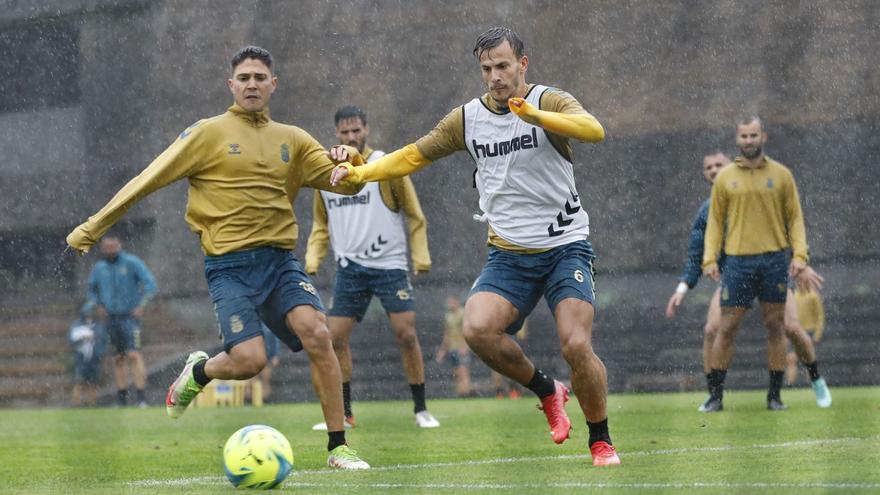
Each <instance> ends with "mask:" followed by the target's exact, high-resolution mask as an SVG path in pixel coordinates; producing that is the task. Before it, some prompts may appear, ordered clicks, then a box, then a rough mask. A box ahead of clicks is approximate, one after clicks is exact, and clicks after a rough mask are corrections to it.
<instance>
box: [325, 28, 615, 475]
mask: <svg viewBox="0 0 880 495" xmlns="http://www.w3.org/2000/svg"><path fill="white" fill-rule="evenodd" d="M524 51H525V50H524V47H523V42H522V40H520V38H519V37H518V36H517V35H516V33H514V32H513V31H511V30H510V29H507V28H494V29H490V30H488V31H486V32H485V33H483V34H482V35H480V37H479V38H478V39H477V42H476V46H475V47H474V51H473V53H474V56H475V57H476V58H477V60H478V63H479V67H480V71H481V72H482V75H483V82H484V83H485V84H486V89H487V90H488V92H487V93H486V94H484V95H483V96H482V97H480V98H475V99H473V100H471V101H470V102H469V103H466V104H464V105H462V106H461V107H458V108H456V109H454V110H453V111H452V112H451V113H450V114H449V115H447V116H446V117H445V118H444V119H443V120H442V121H441V122H440V123H439V124H438V125H437V127H436V128H434V130H433V131H431V132H430V133H429V134H428V135H427V136H424V137H422V138H421V139H419V140H418V141H417V142H415V143H414V144H410V145H408V146H406V147H404V148H402V149H400V150H397V151H395V152H393V153H390V154H389V155H386V156H385V157H383V158H380V159H379V160H376V161H375V162H372V163H370V164H367V165H365V166H361V167H357V168H354V167H352V166H351V165H350V164H349V165H343V166H340V167H337V168H336V170H334V172H333V178H332V179H333V183H334V184H336V183H340V182H342V183H345V182H348V183H351V184H361V183H363V182H372V181H379V180H387V179H391V178H394V177H401V176H404V175H408V174H410V173H412V172H415V171H416V170H419V169H420V168H422V167H424V166H426V165H427V164H429V163H431V162H432V161H435V160H439V159H440V158H442V157H444V156H446V155H449V154H451V153H453V152H455V151H460V150H461V151H467V152H468V154H469V155H470V156H471V158H472V159H473V160H474V161H475V162H476V164H477V171H476V174H475V176H474V179H475V183H476V184H475V185H476V188H477V191H478V192H479V194H480V208H481V209H482V210H483V215H482V216H481V217H480V219H482V220H485V221H486V222H488V224H489V245H490V246H489V259H488V261H487V263H486V265H485V267H484V268H483V272H482V273H481V274H480V276H479V278H478V279H477V281H476V283H475V284H474V286H473V288H472V289H471V294H470V297H469V298H468V301H467V303H466V305H465V314H464V335H465V339H466V340H467V343H468V345H469V346H470V348H471V349H472V350H473V351H474V353H476V354H477V355H478V356H479V357H480V359H482V360H483V361H484V362H485V363H486V364H487V365H489V367H490V368H492V369H494V370H495V371H497V372H499V373H501V374H502V375H504V376H507V377H509V378H512V379H513V380H515V381H516V382H518V383H520V384H522V385H523V386H525V387H526V388H528V389H529V390H531V391H532V392H534V393H535V394H536V395H537V396H538V397H539V398H540V399H541V407H542V408H543V411H544V414H545V415H546V416H547V422H548V423H549V424H550V429H551V437H552V438H553V441H554V442H556V443H562V442H564V441H565V440H566V439H567V438H568V436H569V430H570V429H571V421H570V420H569V418H568V415H567V414H566V413H565V402H566V401H567V400H568V389H567V388H566V387H565V386H564V385H563V384H562V383H560V382H558V381H555V380H553V379H552V378H550V377H548V376H547V375H546V374H544V373H543V372H542V371H541V370H540V369H538V368H536V367H535V365H534V364H532V362H531V361H530V360H529V359H528V358H527V357H526V356H525V354H524V353H523V350H522V348H521V347H520V346H519V344H517V343H516V341H515V340H513V339H512V338H511V335H512V334H515V333H516V331H517V330H518V329H519V328H520V326H521V325H522V322H523V320H524V319H525V318H526V317H528V315H529V313H531V311H532V309H533V308H534V307H535V304H537V302H538V300H539V299H540V298H541V296H542V295H543V296H544V298H545V299H546V301H547V304H548V305H549V306H550V309H551V311H552V312H553V315H554V317H555V319H556V331H557V334H558V336H559V342H560V344H561V347H562V355H563V357H564V358H565V360H566V362H567V363H568V365H569V366H570V367H571V384H572V388H573V389H574V393H575V395H576V396H577V399H578V402H580V406H581V410H582V411H583V414H584V416H585V417H586V421H587V426H588V428H589V432H590V434H589V440H588V442H589V447H590V452H591V454H592V457H593V464H594V465H597V466H600V465H602V466H604V465H609V464H619V463H620V458H619V457H618V456H617V453H616V452H615V449H614V447H613V446H612V445H611V437H610V435H609V433H608V421H607V410H606V398H607V394H608V383H607V379H606V374H605V366H604V365H603V364H602V361H601V360H600V359H599V357H598V356H596V354H595V353H594V352H593V346H592V342H591V341H592V330H593V315H594V309H593V303H594V301H595V294H594V286H593V260H594V258H595V255H594V254H593V248H592V246H591V245H590V243H589V242H588V241H587V235H588V234H589V226H588V223H589V222H588V217H587V213H586V212H585V211H584V209H583V207H582V206H581V202H580V196H579V195H578V193H577V188H576V186H575V181H574V172H573V168H572V152H571V145H570V143H569V140H570V139H576V140H578V141H586V142H591V143H595V142H599V141H601V140H602V139H604V137H605V131H604V129H603V128H602V126H601V125H600V124H599V122H598V121H597V120H596V118H595V117H593V116H592V115H590V114H589V113H587V112H586V111H585V110H584V109H583V107H582V106H581V104H580V103H579V102H578V101H577V100H576V99H575V98H574V97H573V96H571V95H570V94H568V93H566V92H564V91H561V90H558V89H555V88H550V87H547V86H542V85H538V84H526V81H525V75H526V71H527V70H528V66H529V58H528V57H527V56H526V55H525V53H524ZM336 152H337V151H336V150H335V149H331V151H330V153H331V156H334V154H335V153H336ZM337 158H341V157H337Z"/></svg>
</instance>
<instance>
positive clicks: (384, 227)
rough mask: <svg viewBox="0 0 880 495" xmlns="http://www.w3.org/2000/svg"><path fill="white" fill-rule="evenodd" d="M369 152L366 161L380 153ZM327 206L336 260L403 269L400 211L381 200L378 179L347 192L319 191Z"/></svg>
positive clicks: (403, 249) (343, 263) (402, 231)
mask: <svg viewBox="0 0 880 495" xmlns="http://www.w3.org/2000/svg"><path fill="white" fill-rule="evenodd" d="M384 155H385V153H384V152H382V151H378V150H377V151H373V152H372V153H370V156H369V158H368V159H367V162H372V161H374V160H377V159H379V158H380V157H382V156H384ZM319 192H320V194H321V200H322V201H323V202H324V208H325V209H326V210H327V227H328V229H329V232H330V244H331V246H332V247H333V255H334V256H335V258H336V261H337V262H338V263H340V264H342V266H345V265H346V264H347V263H348V261H353V262H355V263H357V264H359V265H363V266H366V267H368V268H378V269H382V270H406V269H407V261H406V238H407V237H406V229H405V228H404V218H403V214H402V213H400V212H394V211H391V210H390V209H389V208H388V207H387V206H386V205H385V202H384V201H382V193H381V192H380V191H379V183H378V182H368V183H367V184H366V185H365V186H364V188H363V189H361V192H360V193H358V194H354V195H351V196H346V195H342V194H336V193H332V192H327V191H319Z"/></svg>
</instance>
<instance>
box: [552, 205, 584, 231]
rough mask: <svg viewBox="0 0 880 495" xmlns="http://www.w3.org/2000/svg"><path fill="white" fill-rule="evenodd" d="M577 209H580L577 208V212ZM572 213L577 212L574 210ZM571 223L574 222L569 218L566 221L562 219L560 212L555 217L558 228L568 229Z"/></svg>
mask: <svg viewBox="0 0 880 495" xmlns="http://www.w3.org/2000/svg"><path fill="white" fill-rule="evenodd" d="M567 205H568V203H566V206H567ZM579 209H580V208H578V210H579ZM567 210H568V208H566V211H567ZM574 211H577V210H574ZM568 213H569V214H572V213H574V212H573V211H569V212H568ZM571 222H574V220H572V219H571V218H569V219H568V220H565V219H563V218H562V212H559V214H558V215H556V223H557V224H559V226H560V227H568V226H569V225H571Z"/></svg>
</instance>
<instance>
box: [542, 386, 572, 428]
mask: <svg viewBox="0 0 880 495" xmlns="http://www.w3.org/2000/svg"><path fill="white" fill-rule="evenodd" d="M554 384H555V385H556V392H554V393H553V394H552V395H548V396H547V397H544V398H543V399H541V405H540V406H538V409H540V410H542V411H544V415H545V416H547V423H549V424H550V437H551V438H553V441H554V442H556V443H562V442H564V441H566V440H568V433H569V431H570V430H571V420H570V419H568V414H566V413H565V403H566V402H568V389H567V388H566V387H565V385H563V384H562V383H560V382H558V381H555V380H554Z"/></svg>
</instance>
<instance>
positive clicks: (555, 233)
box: [547, 223, 565, 237]
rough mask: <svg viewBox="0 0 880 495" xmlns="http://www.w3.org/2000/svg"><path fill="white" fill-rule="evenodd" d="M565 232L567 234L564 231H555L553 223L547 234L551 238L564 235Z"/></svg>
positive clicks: (549, 226)
mask: <svg viewBox="0 0 880 495" xmlns="http://www.w3.org/2000/svg"><path fill="white" fill-rule="evenodd" d="M563 232H565V231H564V230H553V224H552V223H551V224H550V225H548V226H547V234H548V235H550V237H556V236H558V235H562V233H563Z"/></svg>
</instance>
